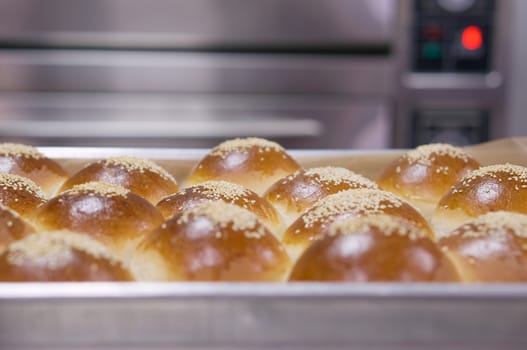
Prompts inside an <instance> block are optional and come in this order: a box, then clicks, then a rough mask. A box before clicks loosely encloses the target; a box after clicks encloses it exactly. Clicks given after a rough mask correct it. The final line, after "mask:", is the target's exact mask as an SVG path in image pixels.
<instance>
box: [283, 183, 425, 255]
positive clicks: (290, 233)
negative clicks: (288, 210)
mask: <svg viewBox="0 0 527 350" xmlns="http://www.w3.org/2000/svg"><path fill="white" fill-rule="evenodd" d="M373 214H376V215H378V214H387V215H392V216H398V217H401V218H404V219H406V220H408V221H409V222H411V223H412V224H414V225H416V226H417V227H419V228H421V229H423V230H424V231H425V232H426V233H427V234H428V235H429V236H430V237H431V238H433V237H434V234H433V232H432V229H431V228H430V226H429V225H428V223H427V221H426V220H425V219H424V218H423V217H422V216H421V214H419V212H418V211H417V210H416V209H415V208H414V207H412V206H411V205H410V204H408V203H407V202H405V201H404V200H402V199H400V198H398V197H396V196H395V195H393V194H391V193H390V192H386V191H381V190H374V189H357V190H348V191H343V192H339V193H336V194H332V195H330V196H327V197H326V198H323V199H321V200H320V201H319V202H317V203H316V204H315V205H314V206H312V207H311V208H309V209H308V210H307V211H306V212H305V213H304V214H302V215H301V216H300V217H299V218H298V219H297V220H295V222H293V223H292V224H291V225H290V226H289V227H288V228H287V230H286V231H285V233H284V237H283V239H282V243H284V245H285V246H286V248H287V250H288V252H289V255H290V256H291V257H293V258H295V257H298V256H299V254H300V253H301V252H302V251H303V250H304V249H305V248H306V247H307V246H308V245H309V244H310V243H311V242H312V241H314V240H317V239H320V238H322V237H323V236H324V235H325V234H326V233H327V232H328V229H329V227H330V225H331V224H333V223H334V222H337V221H341V220H344V219H345V218H348V217H352V216H366V215H373Z"/></svg>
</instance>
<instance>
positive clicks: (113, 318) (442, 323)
mask: <svg viewBox="0 0 527 350" xmlns="http://www.w3.org/2000/svg"><path fill="white" fill-rule="evenodd" d="M526 298H527V287H526V286H525V285H494V286H493V285H474V286H467V285H449V284H427V285H424V284H316V283H315V284H289V285H283V284H243V283H241V284H225V283H203V284H202V283H195V284H194V283H166V284H147V283H137V284H133V283H132V284H47V285H42V284H12V285H7V284H6V285H1V286H0V345H1V346H2V349H90V348H95V347H97V348H100V349H121V348H122V349H124V348H133V349H165V348H166V349H168V348H173V347H186V348H193V349H196V348H197V349H227V348H228V349H247V348H255V349H276V348H278V349H350V348H353V349H443V348H448V349H467V348H479V349H501V348H507V349H525V347H526V346H527V339H526V338H525V336H524V324H525V321H526V320H527V302H526V301H527V300H526Z"/></svg>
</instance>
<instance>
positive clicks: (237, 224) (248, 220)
mask: <svg viewBox="0 0 527 350" xmlns="http://www.w3.org/2000/svg"><path fill="white" fill-rule="evenodd" d="M197 216H205V217H207V218H208V219H209V220H211V221H212V222H213V223H215V224H216V225H218V226H220V227H221V228H226V227H227V226H231V227H232V229H233V230H235V231H243V233H244V235H245V236H246V237H247V238H260V237H262V236H263V235H265V226H264V225H262V224H261V223H260V222H259V221H258V218H257V217H256V215H255V214H253V213H251V212H250V211H248V210H245V209H243V208H241V207H238V206H236V205H233V204H229V203H226V202H223V201H216V202H206V203H202V204H200V205H198V206H196V207H194V208H192V209H189V210H187V211H185V212H183V214H182V215H181V217H180V218H179V219H178V221H177V223H178V224H185V223H187V222H188V221H189V219H190V218H191V217H197Z"/></svg>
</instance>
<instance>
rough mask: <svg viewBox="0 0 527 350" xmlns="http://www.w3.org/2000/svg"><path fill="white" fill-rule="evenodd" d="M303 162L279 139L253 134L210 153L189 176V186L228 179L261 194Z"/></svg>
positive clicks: (225, 144)
mask: <svg viewBox="0 0 527 350" xmlns="http://www.w3.org/2000/svg"><path fill="white" fill-rule="evenodd" d="M299 169H300V165H298V163H297V162H296V161H295V160H294V159H293V158H291V157H290V156H289V155H288V154H287V153H286V152H285V150H284V149H283V148H282V147H281V146H280V145H278V144H277V143H275V142H271V141H268V140H264V139H259V138H255V137H250V138H246V139H234V140H229V141H225V142H223V143H221V144H220V145H218V146H217V147H215V148H214V149H212V151H211V152H209V153H208V154H207V155H206V156H205V157H204V158H203V159H202V160H201V161H200V162H199V163H198V164H197V165H196V167H195V168H194V169H193V171H192V172H191V174H190V176H189V177H188V178H187V182H186V183H187V185H195V184H198V183H200V182H204V181H208V180H225V181H230V182H234V183H237V184H240V185H242V186H244V187H247V188H249V189H251V190H253V191H254V192H256V193H257V194H258V195H262V194H263V193H264V192H265V190H266V189H267V188H268V187H269V186H270V185H271V184H273V183H274V182H275V181H277V180H278V179H280V178H282V177H284V176H287V175H289V174H291V173H293V172H295V171H296V170H299Z"/></svg>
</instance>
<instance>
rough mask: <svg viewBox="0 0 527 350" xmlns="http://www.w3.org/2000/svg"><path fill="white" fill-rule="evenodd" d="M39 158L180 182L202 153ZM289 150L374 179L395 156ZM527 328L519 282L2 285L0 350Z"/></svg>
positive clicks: (518, 344)
mask: <svg viewBox="0 0 527 350" xmlns="http://www.w3.org/2000/svg"><path fill="white" fill-rule="evenodd" d="M511 145H512V146H514V147H516V148H518V149H516V150H515V151H514V152H509V151H510V147H511ZM526 145H527V140H523V139H520V140H518V139H514V140H505V141H501V143H500V142H498V143H492V144H489V145H484V146H483V147H481V149H479V151H481V152H482V154H485V155H486V156H488V157H497V156H499V158H500V159H501V160H503V161H506V160H510V158H514V157H516V158H518V161H517V162H516V163H521V161H523V162H526V161H527V157H520V155H518V151H519V150H520V149H521V148H522V147H525V146H526ZM504 146H506V147H505V148H503V147H504ZM525 149H527V147H525ZM41 150H42V151H43V152H44V153H45V154H46V155H48V156H50V157H53V158H55V159H59V160H60V161H61V162H62V163H63V164H64V165H65V166H66V167H68V168H69V169H70V171H74V170H76V169H77V168H79V167H80V166H81V165H82V164H85V163H86V161H89V160H92V159H98V158H106V157H110V156H116V155H136V156H143V157H147V158H150V159H155V160H156V161H157V162H158V163H159V164H161V165H163V166H165V167H167V168H169V170H170V171H172V172H173V173H174V174H175V175H176V177H178V178H179V179H180V180H181V179H182V177H183V176H184V174H186V173H187V172H188V169H189V168H190V166H192V164H194V162H195V161H196V160H197V159H199V158H200V157H201V156H203V154H204V153H205V152H206V151H205V150H174V149H137V148H130V149H126V148H41ZM291 153H292V154H293V155H294V156H295V157H297V158H298V159H299V160H300V161H301V163H303V164H304V165H306V166H314V165H325V164H334V165H343V166H348V167H350V168H352V169H357V168H360V170H361V173H363V174H364V175H367V176H370V177H372V178H375V177H376V175H378V172H379V171H380V170H379V169H381V167H382V165H384V164H386V162H387V161H389V160H390V159H392V158H394V157H395V156H397V155H398V154H400V153H401V151H380V152H369V151H292V152H291ZM494 153H495V154H494ZM493 154H494V155H493ZM504 155H507V156H506V157H504ZM173 159H177V162H174V161H169V160H173ZM485 162H486V161H484V163H485ZM526 325H527V284H482V285H478V284H471V285H463V284H448V283H428V284H420V283H413V284H411V283H408V284H403V283H366V284H363V283H290V284H285V283H196V282H192V283H181V282H171V283H145V282H137V283H3V284H0V349H41V350H47V349H94V348H98V349H112V350H115V349H174V348H185V349H249V348H250V349H474V348H478V349H505V348H506V349H527V335H526V331H525V328H526Z"/></svg>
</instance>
